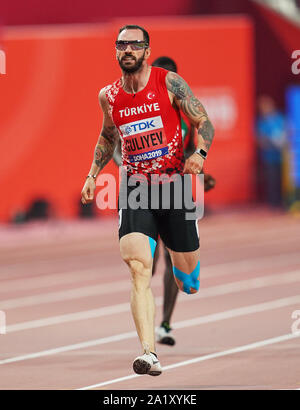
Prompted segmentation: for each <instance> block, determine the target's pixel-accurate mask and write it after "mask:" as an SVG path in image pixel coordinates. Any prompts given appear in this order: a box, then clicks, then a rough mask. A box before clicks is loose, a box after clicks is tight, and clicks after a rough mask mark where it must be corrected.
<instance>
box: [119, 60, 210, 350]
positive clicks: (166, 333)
mask: <svg viewBox="0 0 300 410" xmlns="http://www.w3.org/2000/svg"><path fill="white" fill-rule="evenodd" d="M151 65H152V66H153V67H160V68H164V69H165V70H168V71H172V72H174V73H177V64H176V63H175V61H174V60H173V59H172V58H170V57H167V56H161V57H158V58H156V59H155V60H154V61H153V62H152V64H151ZM181 134H182V143H183V150H184V157H185V158H188V157H189V156H190V155H191V154H193V153H194V151H195V144H194V138H195V127H194V125H193V124H187V123H186V122H185V121H184V119H183V118H181ZM113 159H114V161H115V163H116V165H117V166H118V167H119V166H121V165H122V154H121V140H119V141H118V144H117V146H116V148H115V150H114V155H113ZM203 172H204V171H203ZM215 182H216V181H215V179H214V178H213V177H212V176H211V175H209V174H204V191H205V192H207V191H209V190H210V189H212V188H214V186H215ZM163 255H164V260H165V270H164V279H163V284H164V286H163V287H164V292H163V295H164V297H163V318H162V322H161V324H160V326H159V327H158V328H157V332H156V341H157V342H158V343H161V344H165V345H169V346H174V345H175V343H176V341H175V337H174V335H173V332H172V328H171V326H170V323H171V317H172V314H173V311H174V308H175V304H176V299H177V295H178V287H177V285H176V282H175V280H174V275H173V267H172V261H171V258H170V254H169V252H168V250H167V249H166V247H165V246H164V247H163ZM158 259H159V246H158V244H157V246H156V248H155V253H154V257H153V267H152V275H154V274H155V272H156V266H157V262H158Z"/></svg>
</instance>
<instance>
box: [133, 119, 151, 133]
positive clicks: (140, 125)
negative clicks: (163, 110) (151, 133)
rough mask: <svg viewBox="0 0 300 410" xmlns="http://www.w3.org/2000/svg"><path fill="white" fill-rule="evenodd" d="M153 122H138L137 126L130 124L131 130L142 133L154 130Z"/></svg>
mask: <svg viewBox="0 0 300 410" xmlns="http://www.w3.org/2000/svg"><path fill="white" fill-rule="evenodd" d="M154 127H155V125H154V120H151V121H145V122H138V123H137V124H132V125H131V128H133V130H134V131H143V130H146V129H148V128H154Z"/></svg>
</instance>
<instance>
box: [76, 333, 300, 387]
mask: <svg viewBox="0 0 300 410" xmlns="http://www.w3.org/2000/svg"><path fill="white" fill-rule="evenodd" d="M296 337H299V336H296V335H293V334H291V333H290V334H286V335H282V336H277V337H272V338H270V339H265V340H260V341H258V342H254V343H250V344H247V345H243V346H238V347H234V348H233V349H228V350H223V351H222V352H216V353H211V354H208V355H205V356H198V357H195V358H193V359H189V360H184V361H182V362H178V363H174V364H171V365H168V366H164V367H163V371H167V370H172V369H176V368H177V367H183V366H188V365H191V364H195V363H200V362H204V361H206V360H210V359H216V358H218V357H224V356H228V355H231V354H235V353H241V352H245V351H247V350H251V349H256V348H258V347H264V346H269V345H271V344H274V343H280V342H284V341H286V340H290V339H294V338H296ZM136 377H141V376H140V375H138V374H131V375H128V376H124V377H119V378H117V379H112V380H107V381H105V382H101V383H97V384H92V385H90V386H86V387H81V388H79V389H76V390H89V389H94V388H96V387H103V386H107V385H109V384H114V383H118V382H122V381H125V380H130V379H135V378H136Z"/></svg>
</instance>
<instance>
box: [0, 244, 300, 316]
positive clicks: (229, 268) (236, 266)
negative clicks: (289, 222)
mask: <svg viewBox="0 0 300 410" xmlns="http://www.w3.org/2000/svg"><path fill="white" fill-rule="evenodd" d="M287 261H288V262H289V263H297V262H298V261H299V252H297V253H294V252H293V253H289V254H286V255H273V256H270V257H266V256H263V257H260V258H252V259H249V260H243V261H235V262H227V263H221V264H212V265H208V266H204V267H203V268H201V270H202V274H201V275H202V276H201V277H202V278H203V277H204V278H205V279H206V278H213V277H214V278H215V277H224V276H226V275H229V274H230V275H231V274H236V273H239V274H241V273H247V272H249V271H251V270H256V273H259V271H260V269H262V268H264V267H271V266H272V265H274V264H275V265H276V267H279V266H282V265H284V264H285V263H286V262H287ZM115 269H120V265H114V266H112V267H109V270H113V271H114V270H115ZM96 272H99V274H100V270H99V269H90V270H85V271H66V272H64V273H56V274H54V275H51V274H47V275H43V276H42V280H43V281H42V282H41V280H40V278H39V279H38V282H39V283H37V284H35V286H34V287H32V288H31V289H29V290H33V289H35V288H41V287H43V286H49V283H48V284H47V283H44V282H46V281H47V278H49V277H50V276H51V280H52V282H53V281H54V282H53V283H55V284H57V283H61V284H62V285H67V284H68V282H70V283H71V282H72V281H73V282H72V284H74V275H72V273H74V274H76V275H77V274H79V273H82V274H86V275H88V274H90V273H96ZM299 273H300V271H299ZM284 274H285V273H284ZM287 274H288V272H287ZM62 275H67V277H62ZM157 276H158V275H155V276H154V278H153V280H155V279H156V277H157ZM274 276H275V275H274ZM72 278H73V279H72ZM24 280H25V279H24V278H23V279H22V280H20V279H16V280H15V281H14V287H15V289H16V285H19V287H20V289H21V288H22V289H24ZM80 280H82V279H80V278H77V281H80ZM153 280H152V284H153ZM16 281H17V282H18V283H16ZM31 281H32V282H34V281H35V278H33V279H31ZM5 282H6V281H3V282H0V284H1V287H2V289H4V288H5ZM10 282H11V281H10ZM8 283H9V282H8ZM112 284H113V286H112ZM127 290H130V280H129V277H128V280H124V281H120V282H119V283H117V284H116V283H115V282H106V283H104V284H96V285H93V286H81V287H78V288H73V289H67V290H63V291H56V292H47V293H46V292H45V293H40V294H37V295H36V294H35V295H30V296H21V297H17V298H10V299H6V300H2V301H0V309H2V310H8V309H14V308H19V307H24V306H35V305H38V304H47V303H54V302H59V301H60V300H62V301H65V300H72V299H77V298H81V297H87V296H92V295H98V294H110V293H113V292H115V291H127ZM80 292H82V294H81V293H80Z"/></svg>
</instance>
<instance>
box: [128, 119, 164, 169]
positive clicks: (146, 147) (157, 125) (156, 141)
mask: <svg viewBox="0 0 300 410" xmlns="http://www.w3.org/2000/svg"><path fill="white" fill-rule="evenodd" d="M120 132H121V133H122V135H123V143H124V144H125V150H126V152H127V154H128V158H129V161H130V162H140V161H147V160H151V159H155V158H158V157H162V156H164V155H166V154H168V152H169V149H168V144H167V138H166V134H165V130H164V126H163V123H162V119H161V116H160V115H159V116H157V117H151V118H145V119H143V120H139V121H133V122H129V123H128V124H124V125H121V126H120Z"/></svg>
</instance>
